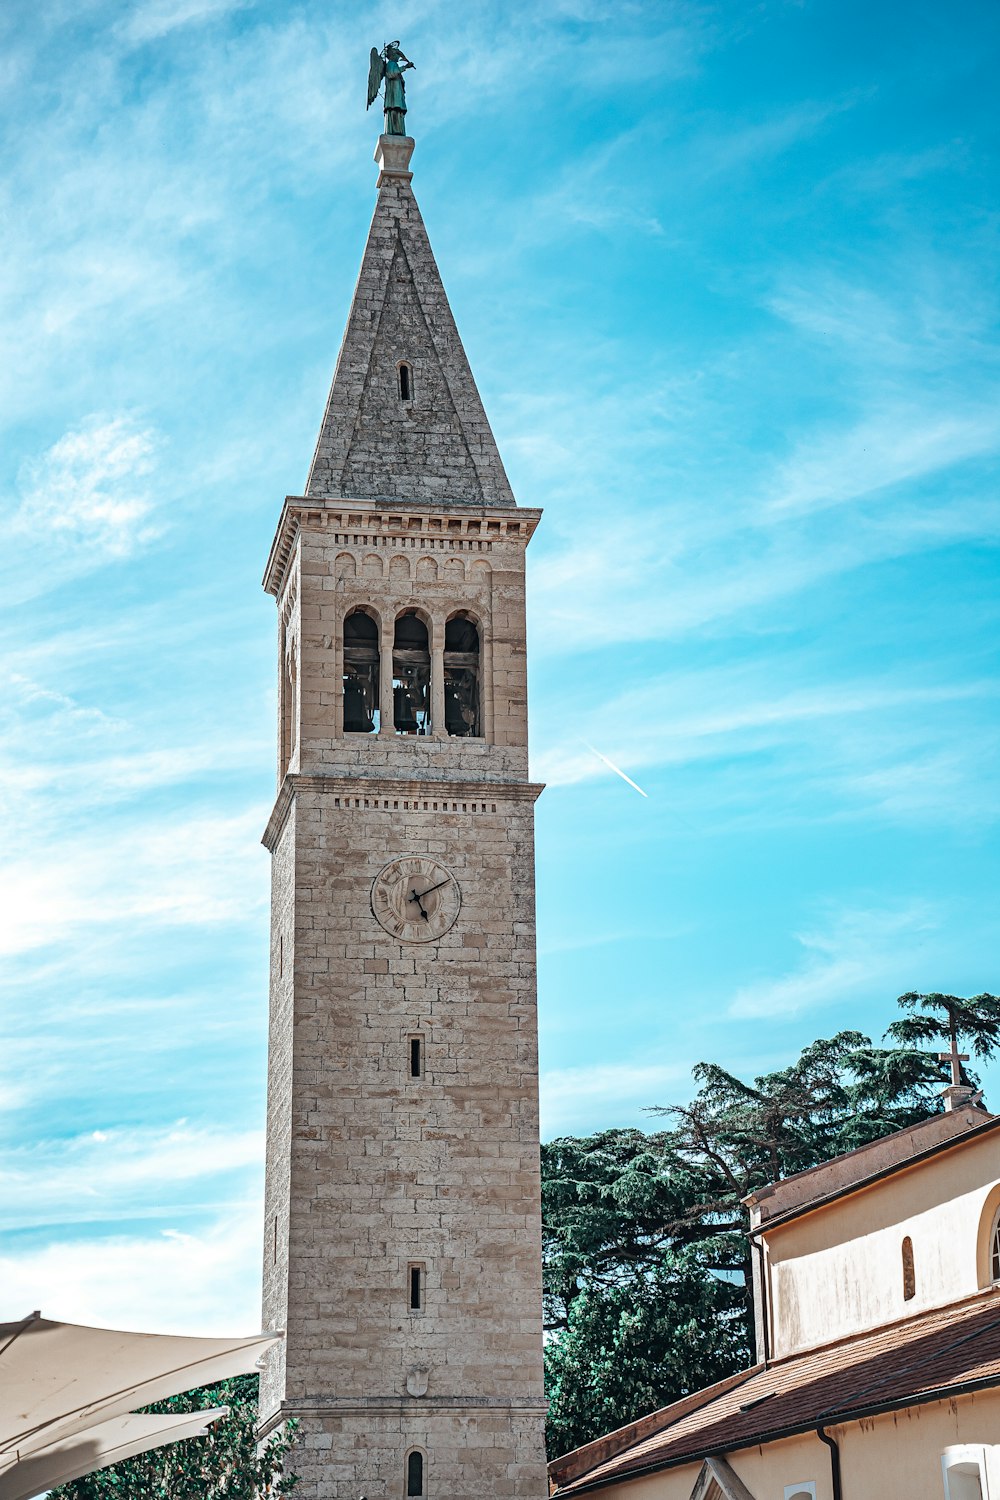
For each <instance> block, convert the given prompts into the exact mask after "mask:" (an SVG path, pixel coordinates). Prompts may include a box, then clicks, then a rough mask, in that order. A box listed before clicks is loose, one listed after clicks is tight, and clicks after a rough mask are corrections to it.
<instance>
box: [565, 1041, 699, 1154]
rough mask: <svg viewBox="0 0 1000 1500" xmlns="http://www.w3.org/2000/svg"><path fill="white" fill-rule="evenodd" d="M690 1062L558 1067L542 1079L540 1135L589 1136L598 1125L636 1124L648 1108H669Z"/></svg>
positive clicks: (686, 1084) (683, 1086)
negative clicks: (568, 1134) (584, 1134)
mask: <svg viewBox="0 0 1000 1500" xmlns="http://www.w3.org/2000/svg"><path fill="white" fill-rule="evenodd" d="M690 1072H691V1064H690V1063H688V1062H663V1063H650V1062H649V1060H648V1056H647V1057H645V1058H643V1059H642V1060H639V1059H638V1058H636V1059H635V1061H632V1062H621V1063H600V1064H595V1065H593V1066H588V1067H580V1068H556V1069H549V1070H546V1071H545V1072H543V1074H542V1078H541V1085H540V1088H541V1111H542V1135H543V1137H545V1138H547V1137H549V1136H553V1135H564V1134H567V1133H570V1132H574V1131H579V1132H581V1133H583V1132H589V1131H591V1130H594V1129H597V1128H599V1125H600V1122H602V1121H607V1122H608V1123H612V1122H614V1123H620V1122H621V1121H623V1120H633V1121H634V1120H636V1118H637V1117H638V1115H639V1114H640V1112H641V1111H643V1110H645V1109H648V1108H650V1107H651V1106H652V1105H656V1104H665V1103H670V1102H671V1101H672V1100H673V1099H674V1098H675V1097H676V1096H677V1095H678V1092H680V1093H681V1094H684V1093H686V1092H688V1090H689V1088H690Z"/></svg>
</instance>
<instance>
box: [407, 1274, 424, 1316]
mask: <svg viewBox="0 0 1000 1500" xmlns="http://www.w3.org/2000/svg"><path fill="white" fill-rule="evenodd" d="M407 1276H408V1279H409V1284H410V1312H423V1310H424V1268H423V1266H421V1265H410V1266H407Z"/></svg>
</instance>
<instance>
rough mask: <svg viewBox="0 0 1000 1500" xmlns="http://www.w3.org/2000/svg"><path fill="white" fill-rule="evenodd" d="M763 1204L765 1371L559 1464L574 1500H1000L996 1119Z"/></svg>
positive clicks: (759, 1219)
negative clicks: (598, 1498) (592, 1499)
mask: <svg viewBox="0 0 1000 1500" xmlns="http://www.w3.org/2000/svg"><path fill="white" fill-rule="evenodd" d="M963 1092H966V1093H971V1090H965V1091H963ZM747 1204H748V1207H749V1209H750V1239H751V1246H752V1250H753V1253H754V1256H755V1260H756V1264H757V1274H756V1277H755V1297H754V1300H755V1303H756V1311H757V1314H758V1317H757V1343H758V1348H757V1361H758V1362H757V1364H755V1365H754V1366H753V1367H752V1368H751V1369H749V1370H741V1371H740V1372H739V1373H738V1374H735V1375H732V1376H730V1377H729V1378H728V1379H727V1380H723V1381H720V1382H719V1383H718V1384H717V1385H714V1386H710V1387H709V1388H708V1389H707V1390H703V1391H695V1392H693V1393H691V1394H690V1395H688V1396H685V1397H684V1398H683V1399H682V1400H680V1401H678V1402H676V1403H675V1404H674V1405H673V1406H669V1407H666V1408H665V1409H664V1410H662V1411H658V1412H652V1413H651V1414H650V1415H649V1416H647V1417H643V1418H641V1419H640V1420H639V1421H638V1422H633V1423H631V1424H630V1425H629V1426H628V1427H624V1428H622V1429H621V1430H620V1431H618V1432H613V1433H609V1434H608V1435H607V1436H606V1437H604V1438H599V1439H598V1440H597V1441H596V1442H593V1443H588V1444H586V1445H585V1446H584V1447H582V1448H579V1449H578V1450H577V1451H576V1452H575V1453H570V1454H566V1455H565V1457H563V1458H559V1459H555V1460H554V1461H553V1462H552V1463H551V1464H550V1466H549V1472H550V1476H551V1479H552V1481H553V1485H554V1491H555V1496H556V1497H558V1500H561V1497H566V1500H568V1497H570V1496H574V1497H575V1496H578V1495H579V1496H582V1495H590V1494H597V1493H598V1492H600V1493H601V1494H602V1496H605V1497H606V1500H882V1497H883V1496H884V1497H886V1500H896V1497H899V1500H903V1497H905V1500H1000V1116H997V1115H991V1114H988V1113H987V1112H986V1111H985V1110H983V1109H980V1108H977V1107H976V1105H975V1104H974V1103H972V1102H966V1103H962V1104H959V1105H958V1106H956V1107H954V1108H949V1109H948V1111H947V1112H946V1113H943V1114H940V1115H936V1116H934V1117H932V1118H931V1119H928V1120H924V1121H922V1122H921V1123H920V1124H918V1125H914V1126H911V1127H909V1128H908V1129H906V1130H901V1131H898V1132H896V1133H895V1134H894V1135H890V1136H886V1137H884V1138H883V1139H881V1140H877V1141H873V1142H871V1143H870V1144H869V1145H866V1146H863V1147H861V1148H860V1149H859V1150H857V1151H852V1152H850V1153H849V1154H847V1155H845V1156H840V1157H837V1158H835V1159H834V1160H833V1161H830V1162H826V1163H824V1164H823V1165H822V1166H819V1167H814V1168H812V1169H811V1170H809V1171H806V1172H800V1173H797V1174H796V1175H795V1176H792V1177H788V1178H786V1179H785V1180H783V1181H781V1182H777V1183H774V1184H773V1185H772V1186H771V1187H768V1188H765V1189H763V1190H761V1191H760V1192H757V1193H753V1194H752V1195H751V1196H750V1198H749V1199H747Z"/></svg>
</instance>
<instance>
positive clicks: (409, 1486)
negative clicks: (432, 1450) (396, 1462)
mask: <svg viewBox="0 0 1000 1500" xmlns="http://www.w3.org/2000/svg"><path fill="white" fill-rule="evenodd" d="M423 1493H424V1455H423V1454H422V1453H421V1452H420V1449H419V1448H414V1449H413V1450H412V1452H410V1453H408V1454H407V1455H406V1494H407V1500H411V1497H413V1496H422V1495H423Z"/></svg>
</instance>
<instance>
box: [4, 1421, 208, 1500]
mask: <svg viewBox="0 0 1000 1500" xmlns="http://www.w3.org/2000/svg"><path fill="white" fill-rule="evenodd" d="M228 1411H229V1407H228V1406H213V1407H210V1408H207V1409H205V1410H204V1411H185V1412H175V1413H173V1414H171V1415H169V1416H147V1415H145V1414H143V1413H139V1414H133V1415H129V1416H126V1417H112V1418H111V1419H110V1420H109V1421H107V1422H98V1423H97V1425H96V1426H94V1427H88V1428H87V1430H86V1431H85V1432H78V1433H75V1434H74V1436H73V1437H68V1438H65V1439H64V1440H63V1441H62V1442H60V1443H52V1444H50V1445H49V1447H47V1448H41V1449H39V1450H38V1451H37V1452H35V1453H33V1454H31V1455H30V1456H29V1457H28V1458H24V1459H22V1460H21V1461H20V1462H19V1463H15V1464H14V1465H13V1467H11V1468H9V1469H7V1470H5V1471H4V1472H3V1473H2V1474H0V1500H30V1497H31V1496H32V1495H40V1494H42V1493H43V1492H44V1491H45V1490H51V1489H54V1488H55V1486H56V1485H57V1484H68V1483H69V1481H70V1480H71V1479H79V1478H81V1476H82V1475H84V1474H93V1473H94V1471H95V1470H96V1469H106V1468H107V1467H108V1465H109V1464H117V1463H121V1461H122V1460H123V1459H125V1458H134V1457H135V1455H136V1454H137V1453H148V1452H149V1450H150V1449H151V1448H164V1447H166V1446H167V1444H168V1443H178V1442H180V1440H181V1439H182V1438H192V1437H204V1435H205V1433H206V1432H207V1431H208V1429H209V1428H210V1427H211V1425H212V1423H213V1422H217V1421H218V1420H219V1418H220V1417H224V1416H226V1415H227V1413H228Z"/></svg>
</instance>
